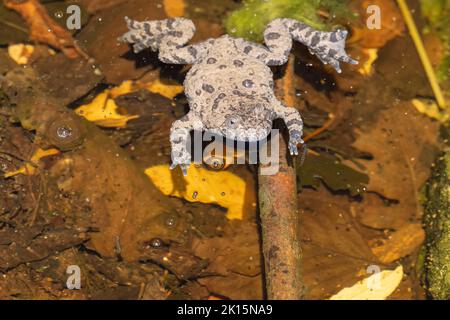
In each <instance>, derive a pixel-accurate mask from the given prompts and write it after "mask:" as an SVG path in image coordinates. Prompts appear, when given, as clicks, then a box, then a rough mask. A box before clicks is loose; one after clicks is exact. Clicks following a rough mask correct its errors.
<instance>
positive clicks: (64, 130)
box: [56, 126, 72, 139]
mask: <svg viewBox="0 0 450 320" xmlns="http://www.w3.org/2000/svg"><path fill="white" fill-rule="evenodd" d="M56 135H57V136H58V137H59V138H61V139H67V138H68V137H70V136H71V135H72V129H70V128H69V127H65V126H62V127H59V128H58V129H57V130H56Z"/></svg>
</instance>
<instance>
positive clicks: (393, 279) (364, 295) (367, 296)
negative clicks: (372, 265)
mask: <svg viewBox="0 0 450 320" xmlns="http://www.w3.org/2000/svg"><path fill="white" fill-rule="evenodd" d="M402 278H403V267H402V266H398V267H397V268H395V270H384V271H381V272H379V273H374V274H372V275H371V276H370V277H367V278H365V279H363V280H361V281H358V282H357V283H356V284H355V285H353V286H352V287H349V288H344V289H342V290H341V291H339V292H338V293H337V294H335V295H334V296H332V297H331V298H330V300H385V299H386V298H387V297H389V296H390V295H391V294H392V293H393V292H394V290H395V289H396V288H397V287H398V285H399V284H400V282H401V281H402Z"/></svg>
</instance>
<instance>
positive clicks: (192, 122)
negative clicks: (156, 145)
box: [170, 111, 203, 175]
mask: <svg viewBox="0 0 450 320" xmlns="http://www.w3.org/2000/svg"><path fill="white" fill-rule="evenodd" d="M202 129H203V125H202V122H201V121H200V118H199V117H198V116H197V115H196V114H195V113H194V112H192V111H191V112H189V113H188V114H187V115H185V116H184V117H183V118H181V119H180V120H177V121H175V122H174V123H173V124H172V127H171V128H170V144H171V148H172V153H171V157H172V165H171V166H170V169H174V168H175V167H176V166H177V165H179V166H180V168H181V171H182V172H183V175H187V169H188V168H189V165H190V164H191V153H190V152H189V150H188V148H189V149H190V145H191V144H190V132H191V131H192V130H198V131H201V130H202Z"/></svg>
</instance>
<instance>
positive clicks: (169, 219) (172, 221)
mask: <svg viewBox="0 0 450 320" xmlns="http://www.w3.org/2000/svg"><path fill="white" fill-rule="evenodd" d="M166 225H168V226H169V227H172V226H174V225H175V218H174V217H170V218H167V220H166Z"/></svg>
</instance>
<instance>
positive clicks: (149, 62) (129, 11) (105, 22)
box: [77, 0, 166, 85]
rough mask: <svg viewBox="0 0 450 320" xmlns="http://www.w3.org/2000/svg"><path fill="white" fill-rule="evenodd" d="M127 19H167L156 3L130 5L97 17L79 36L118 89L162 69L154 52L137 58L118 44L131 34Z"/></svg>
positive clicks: (144, 0)
mask: <svg viewBox="0 0 450 320" xmlns="http://www.w3.org/2000/svg"><path fill="white" fill-rule="evenodd" d="M124 16H129V17H130V18H132V19H135V20H138V21H141V20H160V19H165V18H166V15H165V13H164V9H163V8H162V6H161V7H158V6H156V4H155V3H154V2H152V1H148V0H136V1H133V2H131V1H126V2H124V3H121V4H118V5H116V6H112V7H110V8H108V9H106V10H104V11H101V12H99V13H98V14H97V15H95V16H93V17H92V18H91V20H90V22H89V23H88V24H87V25H86V26H85V27H84V28H83V29H82V30H81V31H80V33H79V34H78V35H77V39H78V40H79V41H80V43H82V44H83V47H85V48H86V51H87V52H88V53H89V55H90V56H92V57H93V58H94V59H95V61H96V63H97V64H98V66H99V68H100V69H101V70H102V72H103V74H104V75H105V78H106V82H107V83H112V84H117V85H118V84H120V83H121V82H123V81H125V80H134V79H137V78H139V77H141V76H142V75H143V74H145V73H146V72H148V71H149V70H151V69H155V65H159V62H158V58H157V54H155V53H152V52H151V51H150V50H144V51H142V52H141V53H139V54H134V53H133V52H132V50H130V47H129V46H128V45H126V44H120V43H119V42H118V41H117V38H118V37H120V36H121V35H122V34H124V33H125V32H126V31H127V26H126V24H125V21H124Z"/></svg>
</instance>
